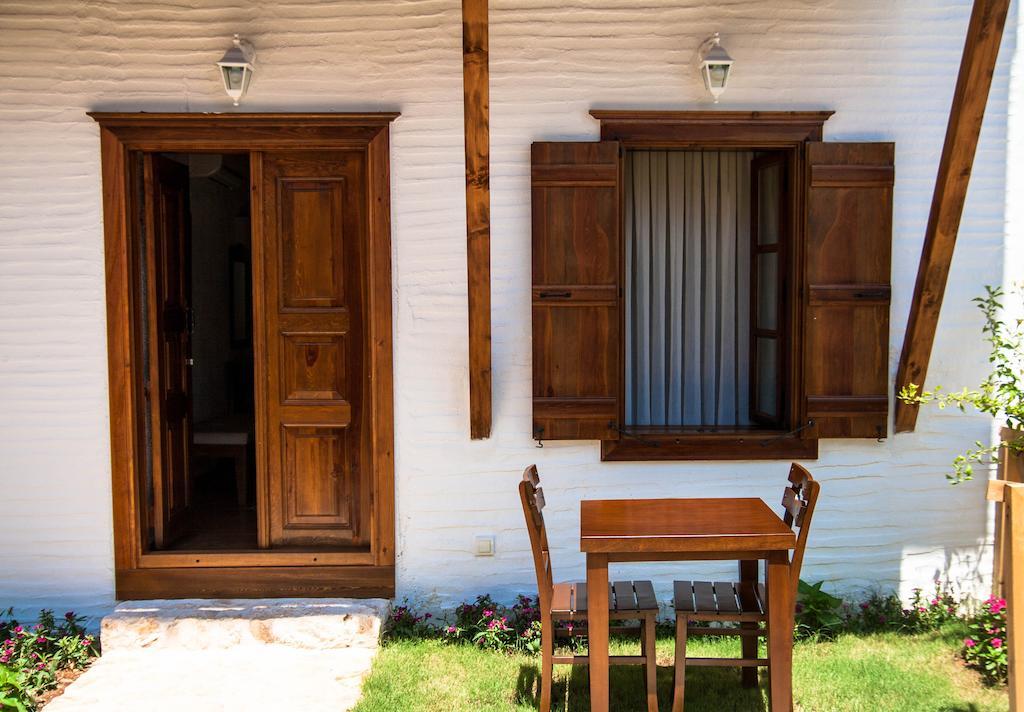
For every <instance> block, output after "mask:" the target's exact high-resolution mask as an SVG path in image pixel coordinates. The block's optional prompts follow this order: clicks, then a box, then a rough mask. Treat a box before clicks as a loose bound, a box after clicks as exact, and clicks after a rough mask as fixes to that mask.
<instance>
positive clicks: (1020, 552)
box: [988, 480, 1024, 712]
mask: <svg viewBox="0 0 1024 712" xmlns="http://www.w3.org/2000/svg"><path fill="white" fill-rule="evenodd" d="M988 499H989V501H994V502H1001V503H1002V505H1003V509H1004V512H1005V514H1004V526H1005V527H1006V534H1005V539H1004V542H1003V543H1004V548H1003V551H1002V559H1003V565H1002V570H1003V590H1004V596H1005V598H1006V644H1007V651H1006V652H1007V667H1008V669H1009V678H1010V679H1009V683H1010V710H1011V712H1022V711H1024V680H1022V679H1021V676H1022V675H1024V663H1022V661H1024V578H1022V577H1024V484H1019V483H1016V482H1004V481H1002V480H995V481H992V482H990V483H989V487H988Z"/></svg>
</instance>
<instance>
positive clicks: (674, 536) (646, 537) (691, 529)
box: [580, 498, 796, 554]
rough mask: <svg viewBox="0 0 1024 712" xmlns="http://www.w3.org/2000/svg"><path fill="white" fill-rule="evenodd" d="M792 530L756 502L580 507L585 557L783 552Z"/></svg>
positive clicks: (616, 502) (618, 502)
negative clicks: (711, 552)
mask: <svg viewBox="0 0 1024 712" xmlns="http://www.w3.org/2000/svg"><path fill="white" fill-rule="evenodd" d="M795 543H796V540H795V537H794V536H793V531H792V530H791V529H790V528H789V527H787V526H786V525H785V523H784V522H783V521H782V520H781V519H779V517H778V516H776V515H775V513H774V512H773V511H772V510H771V509H770V508H769V507H768V505H766V504H765V503H764V502H763V501H761V500H760V499H757V498H702V499H607V500H584V501H583V502H581V503H580V550H581V551H584V552H586V553H590V552H600V553H605V554H618V553H631V552H643V553H657V552H671V553H675V554H678V553H685V552H705V551H715V552H722V551H787V550H789V549H792V548H793V546H794V545H795Z"/></svg>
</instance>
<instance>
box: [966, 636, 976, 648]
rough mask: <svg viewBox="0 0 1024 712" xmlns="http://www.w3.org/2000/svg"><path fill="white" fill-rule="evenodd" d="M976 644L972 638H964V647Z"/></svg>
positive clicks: (971, 646)
mask: <svg viewBox="0 0 1024 712" xmlns="http://www.w3.org/2000/svg"><path fill="white" fill-rule="evenodd" d="M974 645H975V643H974V640H973V639H972V638H964V647H965V648H973V647H974Z"/></svg>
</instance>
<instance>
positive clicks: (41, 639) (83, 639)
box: [0, 608, 99, 710]
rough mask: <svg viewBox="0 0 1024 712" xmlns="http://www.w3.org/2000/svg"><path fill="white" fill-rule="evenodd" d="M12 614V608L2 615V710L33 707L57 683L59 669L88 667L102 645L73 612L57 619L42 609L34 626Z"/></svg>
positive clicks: (0, 620)
mask: <svg viewBox="0 0 1024 712" xmlns="http://www.w3.org/2000/svg"><path fill="white" fill-rule="evenodd" d="M12 613H13V610H12V609H10V608H9V609H7V611H5V612H4V613H3V615H2V617H0V709H7V708H11V709H16V710H20V709H29V710H31V709H34V707H35V697H36V696H37V695H39V694H40V693H41V692H44V691H46V690H48V689H51V688H53V687H55V686H56V685H57V672H58V671H61V670H80V669H83V668H85V667H87V666H88V665H89V663H90V661H91V660H92V659H93V658H94V657H96V656H97V655H99V645H98V644H97V642H96V638H95V637H94V636H92V635H90V634H88V633H87V632H86V630H85V619H84V618H82V617H80V616H76V615H75V614H74V612H73V611H69V612H67V613H65V614H64V618H63V620H61V621H57V620H56V619H55V618H54V615H53V611H48V610H43V611H42V612H40V614H39V621H38V622H37V623H36V624H35V625H33V626H31V627H29V626H25V625H22V624H21V623H19V622H18V621H17V620H15V619H14V618H13V616H12ZM5 705H6V707H5ZM19 705H20V706H19Z"/></svg>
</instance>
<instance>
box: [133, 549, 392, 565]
mask: <svg viewBox="0 0 1024 712" xmlns="http://www.w3.org/2000/svg"><path fill="white" fill-rule="evenodd" d="M373 563H374V558H373V553H372V552H370V551H369V550H368V549H363V550H353V551H338V550H337V549H333V550H331V551H316V550H304V551H294V550H292V551H278V550H270V549H268V550H259V549H252V550H248V551H153V552H149V553H146V554H142V555H141V556H140V557H139V568H142V569H174V568H185V567H190V568H204V567H237V566H368V565H372V564H373Z"/></svg>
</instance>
